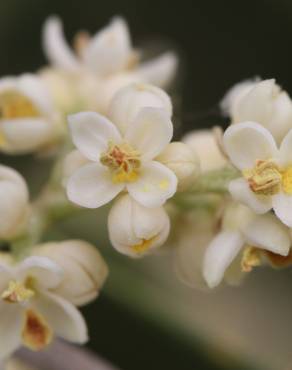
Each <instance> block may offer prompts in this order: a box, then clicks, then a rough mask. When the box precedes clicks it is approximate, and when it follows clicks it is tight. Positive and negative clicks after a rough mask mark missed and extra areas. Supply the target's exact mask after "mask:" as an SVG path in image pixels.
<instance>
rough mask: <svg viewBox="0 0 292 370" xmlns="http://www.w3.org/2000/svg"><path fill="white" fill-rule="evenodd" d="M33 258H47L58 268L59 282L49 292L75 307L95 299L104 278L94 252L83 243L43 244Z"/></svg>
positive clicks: (104, 270) (105, 269)
mask: <svg viewBox="0 0 292 370" xmlns="http://www.w3.org/2000/svg"><path fill="white" fill-rule="evenodd" d="M33 255H37V256H43V257H48V258H50V259H51V260H53V261H54V262H56V263H57V264H58V265H59V266H60V267H61V268H62V270H63V280H62V281H61V283H60V284H59V285H58V286H57V287H56V288H54V289H52V291H53V292H54V293H56V294H58V295H61V296H62V297H64V298H65V299H67V300H68V301H70V302H71V303H73V304H74V305H76V306H81V305H84V304H86V303H89V302H91V301H93V300H94V299H96V297H97V296H98V294H99V291H100V289H101V288H102V286H103V284H104V282H105V280H106V278H107V275H108V267H107V265H106V263H105V261H104V259H103V258H102V256H101V254H100V253H99V251H98V250H97V248H96V247H94V246H93V245H91V244H89V243H87V242H85V241H83V240H66V241H64V242H53V243H52V242H51V243H45V244H42V245H41V246H37V247H36V248H35V249H34V251H33Z"/></svg>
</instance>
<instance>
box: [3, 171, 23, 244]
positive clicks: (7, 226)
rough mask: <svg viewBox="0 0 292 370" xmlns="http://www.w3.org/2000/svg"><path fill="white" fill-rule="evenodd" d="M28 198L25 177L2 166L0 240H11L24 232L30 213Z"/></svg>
mask: <svg viewBox="0 0 292 370" xmlns="http://www.w3.org/2000/svg"><path fill="white" fill-rule="evenodd" d="M28 198H29V195H28V189H27V185H26V183H25V180H24V179H23V177H22V176H21V175H20V174H19V173H18V172H16V171H15V170H13V169H12V168H9V167H6V166H2V165H0V239H11V238H13V237H15V236H16V235H17V234H18V233H20V232H21V231H22V229H23V227H24V225H25V222H26V220H27V216H28V212H29V203H28Z"/></svg>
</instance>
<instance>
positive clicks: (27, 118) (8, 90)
mask: <svg viewBox="0 0 292 370" xmlns="http://www.w3.org/2000/svg"><path fill="white" fill-rule="evenodd" d="M58 118H59V117H58V116H57V114H56V113H55V109H54V105H53V102H52V100H51V96H50V94H49V93H48V91H47V89H46V87H45V85H44V84H43V82H42V81H41V79H40V78H39V77H37V76H36V75H31V74H25V75H21V76H20V77H4V78H2V79H0V150H1V151H3V152H6V153H17V154H18V153H28V152H34V151H40V150H41V149H44V148H47V147H49V146H50V145H51V144H53V143H54V141H55V140H56V139H57V137H58V134H59V127H58V123H59V122H58Z"/></svg>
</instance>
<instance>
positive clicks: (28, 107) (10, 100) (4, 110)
mask: <svg viewBox="0 0 292 370" xmlns="http://www.w3.org/2000/svg"><path fill="white" fill-rule="evenodd" d="M40 115H41V114H40V112H39V110H38V109H37V108H36V107H35V105H34V104H33V103H32V102H31V100H30V99H29V98H27V97H26V96H24V95H22V94H20V93H19V92H17V91H5V92H2V93H0V118H2V119H14V118H26V117H39V116H40Z"/></svg>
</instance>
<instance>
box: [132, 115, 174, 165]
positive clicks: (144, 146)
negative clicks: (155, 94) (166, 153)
mask: <svg viewBox="0 0 292 370" xmlns="http://www.w3.org/2000/svg"><path fill="white" fill-rule="evenodd" d="M172 135H173V125H172V122H171V120H170V118H169V114H168V113H167V112H166V111H165V110H164V109H160V108H143V109H141V110H140V112H139V113H138V115H137V117H136V118H135V119H134V122H133V124H132V125H130V126H128V128H127V131H126V134H125V140H126V141H127V142H129V143H130V144H132V145H133V146H134V147H135V148H136V149H138V150H139V151H140V153H141V154H142V160H150V159H153V158H155V157H156V156H157V155H158V154H160V153H161V152H162V150H163V149H164V148H165V147H166V145H167V144H168V143H169V142H170V140H171V138H172Z"/></svg>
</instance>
